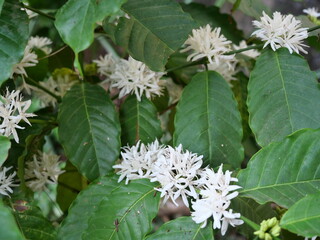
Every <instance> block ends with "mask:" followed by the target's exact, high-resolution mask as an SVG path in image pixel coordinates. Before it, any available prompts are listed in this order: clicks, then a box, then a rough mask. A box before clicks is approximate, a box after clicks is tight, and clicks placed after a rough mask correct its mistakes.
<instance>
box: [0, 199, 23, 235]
mask: <svg viewBox="0 0 320 240" xmlns="http://www.w3.org/2000/svg"><path fill="white" fill-rule="evenodd" d="M0 237H1V239H6V240H24V239H25V238H24V237H23V236H22V234H21V232H20V230H19V228H18V226H17V223H16V221H15V219H14V216H13V214H12V213H11V211H10V210H9V208H7V207H5V206H4V205H3V203H2V200H0Z"/></svg>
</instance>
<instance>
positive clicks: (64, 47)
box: [39, 45, 68, 61]
mask: <svg viewBox="0 0 320 240" xmlns="http://www.w3.org/2000/svg"><path fill="white" fill-rule="evenodd" d="M67 47H68V45H64V46H62V47H61V48H59V49H58V50H57V51H55V52H52V53H50V54H49V55H47V56H44V57H42V58H39V61H40V60H42V59H45V58H49V57H52V56H54V55H56V54H57V53H59V52H61V51H63V50H64V49H66V48H67Z"/></svg>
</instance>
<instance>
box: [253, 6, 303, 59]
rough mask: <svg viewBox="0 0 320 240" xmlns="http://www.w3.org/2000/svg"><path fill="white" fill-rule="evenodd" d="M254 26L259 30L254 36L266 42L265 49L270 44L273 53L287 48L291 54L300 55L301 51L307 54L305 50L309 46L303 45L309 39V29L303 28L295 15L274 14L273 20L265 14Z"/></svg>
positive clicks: (254, 22)
mask: <svg viewBox="0 0 320 240" xmlns="http://www.w3.org/2000/svg"><path fill="white" fill-rule="evenodd" d="M253 25H254V26H255V27H257V28H259V29H258V30H256V31H254V32H253V33H252V35H253V36H256V37H258V38H260V39H261V40H262V41H265V44H264V46H263V47H264V48H265V47H266V46H268V45H269V44H270V46H271V48H272V50H273V51H276V50H277V49H278V48H280V47H286V48H287V49H288V50H289V52H290V53H293V52H296V53H299V51H301V52H303V53H307V51H305V50H304V49H303V47H307V45H305V44H302V43H301V42H302V40H304V39H306V38H307V37H308V32H307V28H301V21H299V20H297V19H295V18H294V16H293V15H291V14H289V15H281V13H279V12H274V13H273V19H271V18H270V17H269V16H268V15H267V14H266V13H265V12H263V16H262V17H261V18H260V21H253Z"/></svg>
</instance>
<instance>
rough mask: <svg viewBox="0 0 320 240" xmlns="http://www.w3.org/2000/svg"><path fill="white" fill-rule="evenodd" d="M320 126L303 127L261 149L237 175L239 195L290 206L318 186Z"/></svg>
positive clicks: (314, 190) (286, 206) (319, 181)
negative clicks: (239, 188) (239, 187)
mask: <svg viewBox="0 0 320 240" xmlns="http://www.w3.org/2000/svg"><path fill="white" fill-rule="evenodd" d="M319 139H320V130H312V129H307V130H305V129H303V130H300V131H298V132H296V133H294V134H292V135H290V136H289V137H287V138H285V139H284V140H283V141H281V142H276V143H272V144H270V145H268V146H267V147H265V148H263V149H261V150H260V151H259V152H258V153H257V154H255V155H254V156H253V157H252V159H251V160H250V161H249V164H248V167H247V168H246V169H244V170H241V171H240V172H239V175H238V179H239V185H240V186H242V187H243V189H241V190H240V193H241V196H245V197H250V198H254V199H255V200H256V201H258V202H259V203H265V202H269V201H272V202H275V203H276V204H278V205H280V206H282V207H285V208H289V207H290V206H291V205H293V204H294V203H295V202H296V201H298V200H299V199H301V198H303V197H305V196H306V195H307V194H311V193H314V192H317V191H319V189H320V165H319V156H320V141H319Z"/></svg>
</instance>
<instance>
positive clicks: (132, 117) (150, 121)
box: [120, 95, 162, 145]
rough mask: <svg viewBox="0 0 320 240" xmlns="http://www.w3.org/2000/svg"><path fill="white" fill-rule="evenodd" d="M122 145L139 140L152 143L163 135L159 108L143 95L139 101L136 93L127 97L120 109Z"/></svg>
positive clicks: (131, 143) (132, 143)
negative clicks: (158, 113) (158, 112)
mask: <svg viewBox="0 0 320 240" xmlns="http://www.w3.org/2000/svg"><path fill="white" fill-rule="evenodd" d="M120 120H121V127H122V145H127V144H129V145H134V144H136V142H137V141H138V140H141V142H143V143H150V142H152V141H154V140H155V139H156V138H158V139H159V138H160V137H161V135H162V130H161V125H160V120H159V119H158V116H157V109H156V108H155V106H154V105H153V103H152V102H151V101H150V100H148V99H147V98H145V97H143V98H142V99H141V101H140V102H139V101H138V100H137V98H136V96H135V95H131V96H130V97H128V98H127V99H126V101H125V102H124V103H123V105H122V106H121V109H120Z"/></svg>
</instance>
